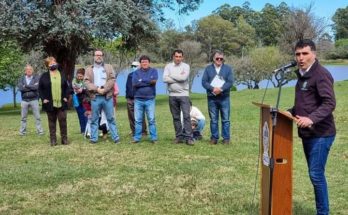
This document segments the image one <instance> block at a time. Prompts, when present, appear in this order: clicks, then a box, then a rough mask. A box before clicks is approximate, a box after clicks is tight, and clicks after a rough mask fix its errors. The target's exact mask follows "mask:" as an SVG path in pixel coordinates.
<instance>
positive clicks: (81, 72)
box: [76, 68, 85, 75]
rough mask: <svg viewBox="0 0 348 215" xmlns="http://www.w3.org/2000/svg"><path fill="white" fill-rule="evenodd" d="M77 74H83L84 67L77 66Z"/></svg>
mask: <svg viewBox="0 0 348 215" xmlns="http://www.w3.org/2000/svg"><path fill="white" fill-rule="evenodd" d="M77 74H81V75H85V69H84V68H79V69H78V70H76V75H77Z"/></svg>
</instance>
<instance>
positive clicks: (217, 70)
mask: <svg viewBox="0 0 348 215" xmlns="http://www.w3.org/2000/svg"><path fill="white" fill-rule="evenodd" d="M214 67H215V71H216V74H217V75H219V73H220V70H221V66H219V67H217V66H216V65H215V64H214Z"/></svg>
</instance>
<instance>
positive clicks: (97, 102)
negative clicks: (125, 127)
mask: <svg viewBox="0 0 348 215" xmlns="http://www.w3.org/2000/svg"><path fill="white" fill-rule="evenodd" d="M91 108H92V119H91V141H93V142H97V141H98V128H99V116H100V112H101V110H102V109H103V110H104V112H105V115H106V120H107V121H108V125H109V129H110V133H111V138H112V140H113V141H116V140H119V139H120V137H119V136H118V132H117V126H116V122H115V117H114V105H113V100H112V98H109V99H107V98H106V97H105V96H99V95H97V96H96V97H95V98H94V99H92V101H91Z"/></svg>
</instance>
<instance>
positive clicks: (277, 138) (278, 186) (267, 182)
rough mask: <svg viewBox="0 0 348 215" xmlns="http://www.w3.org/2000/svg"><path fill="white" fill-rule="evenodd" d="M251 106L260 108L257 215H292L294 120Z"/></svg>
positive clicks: (276, 112) (277, 112)
mask: <svg viewBox="0 0 348 215" xmlns="http://www.w3.org/2000/svg"><path fill="white" fill-rule="evenodd" d="M253 104H254V105H256V106H258V107H260V163H261V202H260V214H262V215H269V214H272V215H287V214H292V142H293V139H292V124H293V123H292V121H293V120H295V119H294V118H293V117H292V116H289V115H287V114H286V112H283V111H276V110H273V109H272V107H271V106H269V105H265V104H259V103H255V102H253ZM274 116H276V117H275V119H276V120H274ZM274 123H275V126H273V124H274Z"/></svg>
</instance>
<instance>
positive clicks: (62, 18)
mask: <svg viewBox="0 0 348 215" xmlns="http://www.w3.org/2000/svg"><path fill="white" fill-rule="evenodd" d="M200 2H201V0H194V1H181V0H162V1H155V0H148V1H140V0H110V1H98V0H80V1H74V0H43V1H30V0H4V1H1V3H0V36H1V38H13V39H16V40H17V41H18V42H19V44H20V46H21V47H22V48H23V50H25V51H30V50H31V49H33V48H38V47H39V48H40V49H42V50H44V52H45V53H46V54H47V55H52V56H55V57H56V58H57V60H58V62H59V63H60V64H61V66H62V68H63V69H64V70H65V72H66V73H67V75H68V78H70V79H71V75H72V74H73V68H74V65H75V61H76V58H77V56H78V55H79V54H80V53H83V52H85V51H88V50H89V49H91V48H92V47H90V45H91V41H92V39H93V38H101V39H109V40H113V39H115V38H122V41H123V43H122V46H123V47H125V48H127V49H131V48H136V47H137V45H138V44H139V42H140V41H142V39H143V38H148V37H155V36H156V33H157V29H156V25H155V24H154V21H155V20H162V19H163V12H162V9H163V8H164V7H169V6H170V5H172V4H173V3H176V4H178V5H179V6H180V12H181V13H188V12H189V11H191V10H194V9H196V8H197V7H198V5H199V3H200Z"/></svg>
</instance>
